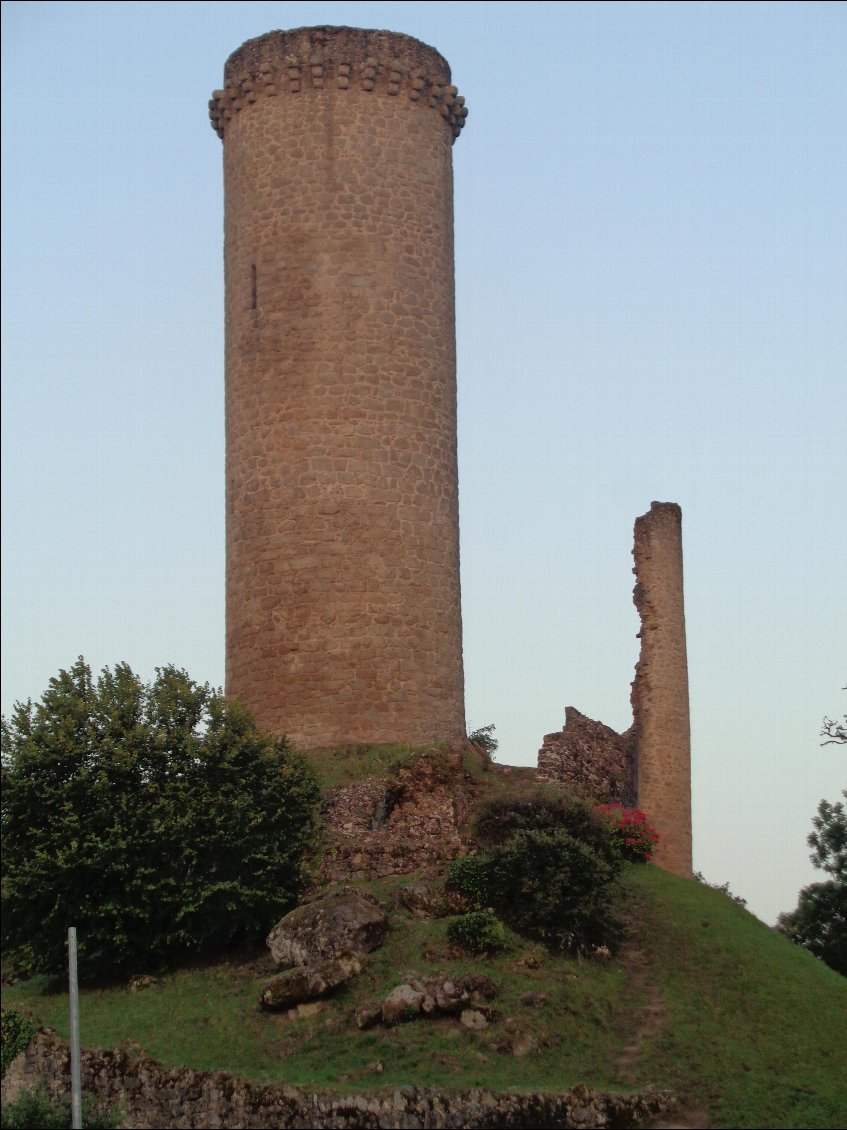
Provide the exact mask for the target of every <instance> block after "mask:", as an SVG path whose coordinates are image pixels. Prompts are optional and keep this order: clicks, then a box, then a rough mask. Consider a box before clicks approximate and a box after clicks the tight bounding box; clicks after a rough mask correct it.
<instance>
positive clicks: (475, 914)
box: [447, 910, 506, 953]
mask: <svg viewBox="0 0 847 1130" xmlns="http://www.w3.org/2000/svg"><path fill="white" fill-rule="evenodd" d="M447 940H448V941H449V942H450V944H451V945H453V946H457V947H458V948H459V949H464V950H470V952H471V953H488V952H490V951H492V950H501V949H503V947H504V946H505V944H506V931H505V930H504V928H503V923H502V922H501V921H500V919H499V918H497V917H495V916H494V915H493V914H491V912H490V911H487V910H472V911H471V912H470V913H469V914H463V915H462V916H461V918H454V919H453V920H452V921H451V922H450V924H449V925H448V927H447Z"/></svg>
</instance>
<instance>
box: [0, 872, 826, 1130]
mask: <svg viewBox="0 0 847 1130" xmlns="http://www.w3.org/2000/svg"><path fill="white" fill-rule="evenodd" d="M407 881H408V877H405V878H404V879H397V880H384V881H382V882H377V883H371V884H367V886H368V887H369V888H370V889H371V890H373V891H374V892H375V893H377V894H378V895H380V897H382V898H383V899H385V900H386V901H387V902H388V904H389V905H390V906H392V905H393V907H394V909H393V910H392V911H391V930H390V933H389V937H388V940H387V942H386V944H385V945H384V946H383V947H382V949H380V950H378V951H376V952H374V953H373V954H371V955H370V956H369V959H368V963H367V966H366V968H365V971H364V972H363V973H362V974H361V975H360V976H359V977H358V978H357V979H355V980H354V981H353V982H351V983H350V985H349V986H348V987H347V988H346V989H345V990H343V991H342V992H341V993H339V994H338V995H337V996H336V997H334V998H332V999H331V1000H328V1001H327V1002H325V1004H324V1005H323V1007H321V1008H320V1010H319V1011H317V1012H315V1013H314V1014H313V1015H307V1016H303V1017H298V1018H290V1017H289V1016H288V1015H279V1014H272V1013H265V1012H261V1011H260V1010H259V1008H258V1005H257V1001H258V996H259V992H260V989H261V987H262V985H263V983H264V982H265V981H266V980H267V978H268V976H269V975H270V973H271V971H272V970H271V965H270V962H269V959H268V958H267V957H265V956H264V955H261V956H256V955H253V956H252V957H250V958H244V959H243V960H242V961H237V962H232V961H231V962H229V963H226V964H218V965H210V966H207V967H203V968H194V969H184V970H181V971H178V972H175V973H171V974H168V975H166V976H163V977H161V978H160V979H159V980H158V982H157V983H156V984H155V985H153V986H152V987H150V988H147V989H145V990H143V991H140V992H130V991H128V990H127V988H125V987H120V988H108V989H94V990H87V991H84V992H83V993H82V1038H83V1043H84V1044H86V1045H88V1046H100V1047H114V1046H116V1045H118V1044H119V1043H121V1042H126V1041H129V1042H131V1043H133V1044H136V1045H141V1047H143V1048H144V1049H145V1051H147V1052H148V1053H149V1054H151V1055H152V1056H153V1057H155V1058H156V1059H158V1060H160V1061H161V1062H162V1063H163V1064H165V1065H167V1066H180V1065H183V1064H188V1065H190V1066H193V1067H196V1068H205V1069H223V1070H228V1071H231V1072H234V1073H237V1074H241V1075H244V1076H248V1077H251V1078H255V1079H263V1080H272V1079H275V1080H283V1079H284V1080H287V1081H290V1082H292V1083H296V1084H302V1085H305V1086H309V1085H314V1086H319V1087H322V1088H330V1089H331V1088H333V1087H339V1088H344V1089H345V1090H350V1089H360V1090H367V1089H371V1088H377V1087H383V1086H387V1085H389V1086H396V1085H401V1084H405V1083H419V1084H427V1085H436V1086H443V1087H447V1088H449V1087H451V1086H455V1087H459V1086H488V1087H493V1088H495V1089H512V1088H514V1089H523V1088H526V1089H530V1088H532V1089H544V1090H554V1091H559V1090H564V1089H566V1088H568V1087H570V1086H571V1085H573V1084H575V1083H578V1082H585V1083H588V1084H591V1085H594V1086H597V1087H601V1088H606V1089H609V1088H612V1089H618V1090H630V1089H633V1088H635V1089H641V1088H643V1087H646V1086H650V1085H652V1086H655V1087H660V1088H670V1089H672V1090H674V1091H675V1092H676V1093H677V1094H678V1095H679V1096H680V1099H681V1103H682V1108H683V1110H689V1111H697V1112H698V1113H697V1114H696V1115H692V1116H691V1117H692V1119H693V1120H692V1122H691V1123H690V1124H692V1125H694V1124H696V1123H697V1119H699V1120H700V1121H699V1124H701V1125H702V1124H705V1123H706V1122H708V1124H710V1125H712V1126H715V1127H720V1126H727V1127H763V1126H768V1127H841V1126H843V1125H844V1122H845V1118H847V1039H845V1035H846V1034H847V980H845V979H844V978H843V977H840V976H839V975H837V974H835V973H833V972H832V971H831V970H829V969H827V968H826V967H825V966H823V965H821V964H820V963H819V962H817V961H815V960H814V959H813V958H811V957H809V955H808V954H806V953H804V952H803V951H801V950H799V949H797V948H796V947H793V946H791V945H790V944H789V943H788V942H787V941H786V940H785V939H784V938H783V937H781V936H779V935H777V934H776V933H774V932H773V931H772V930H770V929H769V928H768V927H766V926H764V925H763V924H762V923H761V922H759V921H758V920H757V919H755V918H754V917H753V916H752V915H750V914H748V913H747V912H746V911H745V910H743V909H741V908H740V907H739V906H737V905H736V904H735V903H734V902H733V901H732V900H731V899H729V898H727V897H726V896H725V895H722V894H720V893H719V892H717V891H714V890H712V889H710V888H708V887H705V886H703V885H701V884H698V883H694V882H684V881H682V880H679V879H676V878H674V877H673V876H670V875H667V874H665V873H663V872H661V871H658V870H656V869H655V868H652V867H636V866H630V867H628V868H627V870H626V872H625V875H624V879H623V884H622V896H621V897H622V904H623V909H624V912H625V914H626V916H627V918H628V919H629V921H630V923H631V927H630V940H629V942H628V943H627V945H626V946H625V947H624V949H623V950H622V951H621V953H620V954H619V955H617V956H616V957H615V958H612V959H609V960H606V961H605V962H604V961H596V960H592V961H576V960H571V959H565V958H558V957H552V956H550V955H548V954H546V953H545V952H544V951H543V950H542V949H541V948H540V947H538V946H537V945H533V944H531V943H529V942H526V941H525V940H522V939H520V938H517V937H515V936H512V938H511V946H510V948H509V949H508V950H507V951H506V952H505V953H503V954H500V955H498V956H496V957H490V958H486V959H484V960H480V959H478V958H477V959H475V958H457V957H456V956H455V954H454V953H453V952H451V950H450V949H449V947H448V945H447V942H446V938H445V931H446V920H436V921H421V920H417V919H414V918H412V917H411V916H410V915H409V914H408V913H407V912H406V911H404V910H402V909H400V908H399V907H398V906H397V905H396V890H397V888H398V887H399V886H401V885H402V884H403V883H404V882H407ZM471 970H476V971H477V972H484V973H486V974H487V975H488V976H489V977H490V978H492V980H493V981H495V982H496V983H497V984H498V985H499V987H500V995H499V996H498V998H497V999H496V1001H494V1012H493V1014H492V1016H491V1019H490V1021H489V1023H488V1025H487V1026H486V1027H485V1028H483V1029H482V1030H478V1031H472V1030H469V1029H467V1028H465V1027H464V1026H462V1025H461V1024H460V1023H459V1022H458V1021H457V1020H456V1019H455V1018H451V1017H442V1018H441V1019H439V1020H428V1019H417V1020H415V1021H414V1022H410V1023H407V1024H402V1025H399V1026H397V1027H394V1028H384V1027H376V1028H371V1029H368V1030H366V1031H360V1030H359V1029H358V1028H357V1027H356V1024H355V1022H354V1012H355V1009H356V1008H357V1007H358V1006H359V1005H361V1004H363V1003H366V1002H376V1001H379V1000H381V999H383V998H384V997H385V996H386V995H387V993H388V992H389V991H390V990H391V989H392V988H393V987H394V986H395V985H397V984H398V983H400V982H402V981H404V980H406V979H408V977H409V976H411V975H412V971H414V972H415V973H417V974H418V975H420V976H428V975H430V974H432V975H434V974H436V973H437V972H442V973H445V974H450V975H460V974H461V973H463V972H469V971H471ZM3 1003H4V1006H6V1007H9V1006H12V1007H19V1008H22V1009H25V1010H26V1011H29V1012H30V1013H31V1014H32V1015H33V1016H34V1017H35V1018H36V1019H37V1020H38V1021H39V1022H40V1023H42V1024H46V1025H49V1026H51V1027H55V1028H56V1030H57V1031H58V1033H59V1034H60V1035H62V1036H67V1000H66V997H65V996H64V994H62V993H51V992H50V991H49V989H48V988H47V986H45V984H44V983H43V982H37V981H33V982H28V983H23V984H19V985H15V986H12V987H10V988H6V989H4V992H3ZM307 1011H308V1010H307ZM683 1121H684V1120H683ZM678 1124H682V1123H678Z"/></svg>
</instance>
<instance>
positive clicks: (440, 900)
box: [400, 879, 447, 918]
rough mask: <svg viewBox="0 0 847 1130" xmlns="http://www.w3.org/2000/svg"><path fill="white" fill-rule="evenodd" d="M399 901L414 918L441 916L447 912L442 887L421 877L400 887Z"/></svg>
mask: <svg viewBox="0 0 847 1130" xmlns="http://www.w3.org/2000/svg"><path fill="white" fill-rule="evenodd" d="M400 903H401V905H402V906H404V907H405V908H406V910H408V911H409V912H410V913H411V914H412V916H413V917H415V918H443V917H444V915H445V914H446V913H447V906H446V904H445V901H444V888H443V887H441V886H437V885H436V884H434V883H426V882H424V881H423V880H422V879H418V880H416V881H415V882H414V883H409V884H407V886H405V887H402V888H401V889H400Z"/></svg>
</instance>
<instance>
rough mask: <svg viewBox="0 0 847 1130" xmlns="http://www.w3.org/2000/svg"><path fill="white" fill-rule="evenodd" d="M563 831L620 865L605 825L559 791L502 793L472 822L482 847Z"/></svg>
mask: <svg viewBox="0 0 847 1130" xmlns="http://www.w3.org/2000/svg"><path fill="white" fill-rule="evenodd" d="M530 829H531V830H533V831H537V832H543V831H554V830H558V831H566V832H568V833H569V834H570V835H571V836H573V838H574V839H576V840H579V841H580V843H584V844H587V845H588V846H589V847H591V848H592V849H593V850H594V851H596V852H597V853H598V854H599V855H600V856H601V858H603V859H604V860H606V862H607V863H608V864H609V865H610V866H611V867H615V866H616V865H617V866H619V865H620V857H619V853H618V850H617V846H616V842H615V838H614V837H613V836H612V835H610V829H609V823H608V821H607V820H605V819H604V818H603V816H602V814H600V813H598V812H597V811H595V808H594V806H593V805H592V804H590V803H589V802H588V801H585V800H582V799H580V798H579V797H574V796H570V795H569V794H568V793H565V792H562V791H561V790H560V789H556V788H553V787H544V786H542V787H540V788H536V789H533V790H531V791H530V792H521V793H514V794H510V793H505V794H503V795H501V796H499V797H494V798H493V799H492V800H489V801H487V802H486V803H485V804H483V805H482V806H481V808H480V811H479V815H478V816H477V819H476V826H475V833H476V838H477V840H478V841H479V843H480V844H482V845H483V847H491V846H494V845H497V844H503V843H504V842H505V841H506V840H507V839H508V838H509V836H511V835H513V834H514V833H515V832H521V831H528V830H530Z"/></svg>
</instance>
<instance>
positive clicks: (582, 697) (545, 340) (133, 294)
mask: <svg viewBox="0 0 847 1130" xmlns="http://www.w3.org/2000/svg"><path fill="white" fill-rule="evenodd" d="M3 22H4V28H3V32H4V34H3V76H2V80H3V108H4V111H3V113H4V145H5V160H4V164H3V209H4V227H5V237H4V244H5V246H4V281H3V287H4V290H3V301H4V311H5V323H4V328H5V332H4V338H3V360H4V392H3V397H4V400H3V409H4V410H3V429H4V485H3V506H4V518H3V523H4V525H3V533H4V539H3V581H4V595H3V624H4V631H3V649H4V650H3V659H4V663H3V695H2V703H3V710H4V712H8V710H9V708H10V706H11V705H12V703H13V702H14V700H15V699H17V698H26V697H39V696H40V695H41V693H42V692H43V690H44V689H45V687H46V684H47V680H48V679H49V678H50V676H51V675H52V674H55V673H56V671H57V670H58V669H59V668H60V667H66V666H68V665H69V664H71V663H72V662H73V660H74V659H75V657H76V656H77V655H78V654H80V653H81V654H83V655H84V656H85V657H86V659H88V661H89V662H90V663H91V664H92V665H93V666H95V667H100V666H102V665H104V664H110V665H111V664H114V663H115V662H117V661H119V660H127V661H128V662H129V663H131V664H132V666H133V667H134V668H136V669H137V670H138V671H139V672H140V673H141V674H143V675H145V676H149V675H151V674H152V672H153V668H154V667H155V666H156V665H157V664H158V665H161V664H164V663H169V662H173V663H177V664H179V665H182V666H184V667H186V668H187V669H188V670H189V672H190V673H191V674H192V675H193V676H194V677H195V678H197V679H199V680H209V681H210V682H212V683H215V684H220V683H221V682H222V679H223V568H224V560H223V532H224V531H223V272H222V207H223V190H222V176H221V145H220V142H219V140H218V139H217V137H216V136H215V135H214V134H213V132H212V130H211V129H210V128H209V126H208V124H207V119H206V101H207V99H208V97H209V94H210V93H211V91H212V89H213V88H216V87H218V86H220V83H221V77H222V70H223V64H224V60H225V59H226V57H227V55H228V54H229V53H230V52H231V51H233V50H234V49H235V48H236V47H237V46H238V45H239V44H240V43H241V42H242V41H243V40H245V39H247V38H250V37H251V36H254V35H259V34H261V33H263V32H265V31H269V30H271V29H272V28H275V27H298V26H303V25H310V24H319V23H337V24H351V25H354V26H363V27H387V28H390V29H392V30H395V31H402V32H406V33H408V34H411V35H415V36H418V37H419V38H421V39H423V40H424V41H425V42H428V43H431V44H432V45H433V46H434V47H436V48H437V49H438V50H439V51H440V52H441V53H442V54H443V55H444V56H445V57H446V58H447V59H448V61H449V62H450V64H451V66H452V68H453V75H454V81H455V82H456V84H457V85H458V87H459V89H460V92H461V93H462V94H464V95H465V97H466V98H467V103H468V106H469V108H470V116H469V119H468V127H467V129H466V130H465V131H464V132H463V134H462V136H461V138H460V139H459V141H458V142H457V144H456V147H455V150H454V158H455V174H456V277H457V319H458V349H459V390H460V391H459V428H460V436H459V443H460V450H459V458H460V476H461V525H462V584H463V610H464V626H465V669H466V679H467V712H468V718H469V721H470V723H471V724H472V725H474V726H476V725H484V724H486V723H489V722H494V723H495V724H496V726H497V733H498V735H499V737H500V739H501V759H502V760H504V761H509V762H515V763H517V762H520V763H532V762H534V760H535V756H536V752H537V750H538V747H539V745H540V742H541V738H542V736H543V735H544V733H546V732H549V731H551V730H555V729H559V728H560V727H561V723H562V715H563V710H564V707H565V705H568V704H570V705H574V706H576V707H577V708H578V709H580V710H582V711H583V712H585V713H587V714H590V715H592V716H593V717H597V718H600V719H602V720H604V721H606V722H607V723H609V724H610V725H613V726H615V727H616V728H619V729H624V728H626V726H627V725H628V724H629V719H630V716H629V682H630V680H631V678H632V668H633V665H634V662H635V659H636V657H637V641H636V639H635V633H636V631H637V630H638V621H637V617H636V614H635V610H634V608H633V605H632V601H631V587H632V576H631V572H630V569H631V565H632V562H631V557H630V549H631V538H632V523H633V520H634V518H635V517H636V515H638V514H641V513H643V512H644V511H645V510H647V509H648V508H649V505H650V502H651V500H653V499H658V500H662V501H674V502H679V503H680V504H681V505H682V508H683V526H684V539H685V555H686V557H685V568H686V601H687V614H688V632H689V658H690V675H691V693H692V713H693V751H694V766H695V767H694V817H695V866H696V867H698V868H700V869H701V870H702V871H704V872H705V874H706V875H707V877H708V878H709V879H711V880H713V881H723V880H727V879H728V880H729V881H730V882H731V884H732V886H733V888H734V889H735V890H737V891H738V892H739V893H740V894H743V895H744V896H745V897H746V898H747V899H748V900H749V902H750V904H751V907H752V909H754V910H755V911H756V912H757V913H758V914H760V915H761V916H763V917H765V918H766V919H768V920H772V919H773V917H774V916H775V915H776V913H777V912H778V911H779V910H781V909H790V908H791V907H792V906H793V905H794V903H795V901H796V894H797V891H798V889H799V888H800V886H802V885H804V884H805V883H807V882H810V881H811V880H812V878H813V877H814V872H813V871H812V869H811V866H810V864H809V863H808V858H807V856H808V850H807V848H806V845H805V836H806V834H807V833H808V831H809V829H810V827H811V817H812V815H813V814H814V811H815V809H816V806H817V803H818V801H819V800H820V799H821V798H822V797H826V798H828V799H829V800H836V799H838V797H839V795H840V789H841V788H843V787H844V786H845V785H847V757H845V751H844V750H843V749H838V748H837V747H834V746H830V747H826V748H824V749H821V748H819V746H818V740H819V739H818V736H817V734H818V729H819V728H820V722H821V718H822V716H823V715H824V714H825V713H829V714H830V715H835V714H838V713H843V711H844V710H845V708H847V706H845V704H847V694H845V693H844V692H843V691H840V690H839V688H840V687H842V686H843V685H844V684H845V683H847V643H845V640H847V613H846V612H845V593H846V592H847V522H845V502H844V498H845V480H847V474H846V473H845V472H847V455H845V445H844V413H845V399H847V397H845V370H846V369H847V362H845V358H847V316H846V315H847V218H845V217H846V216H847V210H845V198H846V195H847V143H845V133H844V122H845V120H847V80H845V77H844V67H843V61H844V58H845V47H847V6H845V5H844V4H837V3H831V4H815V3H809V2H805V3H799V4H772V3H753V4H697V3H671V4H642V3H624V4H581V3H574V4H543V3H523V4H521V5H518V6H513V5H510V4H504V3H494V4H486V5H483V4H481V3H472V4H466V5H455V4H452V3H451V4H447V3H440V2H433V3H427V4H418V3H398V4H379V3H377V4H359V3H340V4H339V3H326V4H314V3H304V4H288V3H273V4H270V3H250V2H243V3H239V4H237V5H234V4H230V3H203V4H200V3H178V2H177V3H161V4H160V3H148V4H144V3H123V4H109V3H95V4H89V3H73V2H69V3H58V4H55V3H6V4H4V5H3Z"/></svg>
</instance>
